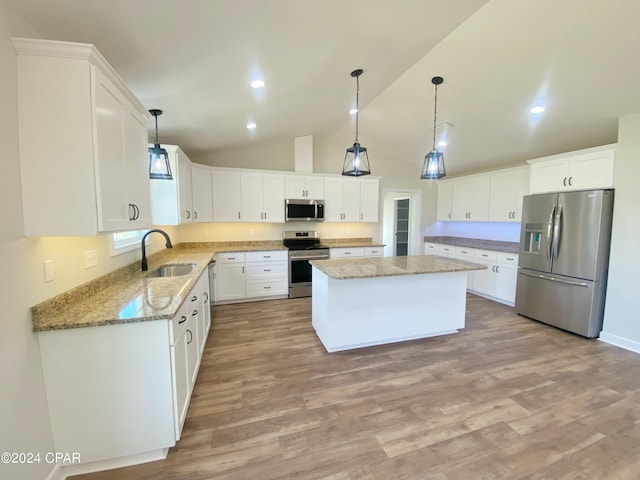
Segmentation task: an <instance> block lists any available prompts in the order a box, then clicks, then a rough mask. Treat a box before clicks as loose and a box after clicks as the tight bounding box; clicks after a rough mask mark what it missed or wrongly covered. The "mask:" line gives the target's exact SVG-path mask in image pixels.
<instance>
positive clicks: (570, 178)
mask: <svg viewBox="0 0 640 480" xmlns="http://www.w3.org/2000/svg"><path fill="white" fill-rule="evenodd" d="M571 180H573V177H569V186H570V187H571V186H572V185H573V184H572V183H571Z"/></svg>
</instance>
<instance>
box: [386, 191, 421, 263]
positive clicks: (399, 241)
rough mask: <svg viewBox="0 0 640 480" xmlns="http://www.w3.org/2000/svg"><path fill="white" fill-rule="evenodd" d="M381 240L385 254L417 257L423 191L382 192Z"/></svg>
mask: <svg viewBox="0 0 640 480" xmlns="http://www.w3.org/2000/svg"><path fill="white" fill-rule="evenodd" d="M382 193H383V216H382V241H383V243H384V244H385V247H384V255H385V257H389V256H405V255H420V253H421V251H422V247H421V245H422V242H421V241H420V218H421V216H420V215H421V206H422V192H421V191H420V190H400V189H398V190H384V191H383V192H382Z"/></svg>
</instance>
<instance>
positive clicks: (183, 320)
mask: <svg viewBox="0 0 640 480" xmlns="http://www.w3.org/2000/svg"><path fill="white" fill-rule="evenodd" d="M186 321H187V317H186V315H182V317H181V319H180V320H179V321H178V324H180V323H184V322H186Z"/></svg>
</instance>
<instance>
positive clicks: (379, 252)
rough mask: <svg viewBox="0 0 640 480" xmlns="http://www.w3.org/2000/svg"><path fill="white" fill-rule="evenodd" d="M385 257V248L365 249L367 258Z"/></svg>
mask: <svg viewBox="0 0 640 480" xmlns="http://www.w3.org/2000/svg"><path fill="white" fill-rule="evenodd" d="M383 255H384V248H382V247H365V248H364V256H365V257H382V256H383Z"/></svg>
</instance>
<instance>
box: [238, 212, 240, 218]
mask: <svg viewBox="0 0 640 480" xmlns="http://www.w3.org/2000/svg"><path fill="white" fill-rule="evenodd" d="M238 220H240V212H238Z"/></svg>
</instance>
